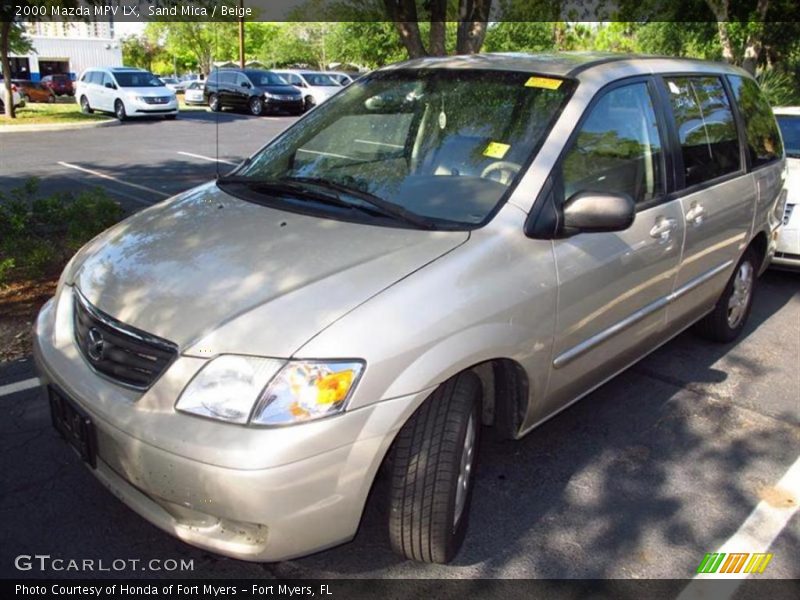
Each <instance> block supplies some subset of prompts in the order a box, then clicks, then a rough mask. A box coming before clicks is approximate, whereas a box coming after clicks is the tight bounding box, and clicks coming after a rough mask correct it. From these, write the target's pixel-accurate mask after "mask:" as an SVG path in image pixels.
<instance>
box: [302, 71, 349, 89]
mask: <svg viewBox="0 0 800 600" xmlns="http://www.w3.org/2000/svg"><path fill="white" fill-rule="evenodd" d="M303 79H305V80H306V83H307V84H308V85H314V86H333V87H341V86H340V85H339V84H338V83H337V82H335V81H334V80H333V79H332V78H331V76H330V75H325V74H324V73H303Z"/></svg>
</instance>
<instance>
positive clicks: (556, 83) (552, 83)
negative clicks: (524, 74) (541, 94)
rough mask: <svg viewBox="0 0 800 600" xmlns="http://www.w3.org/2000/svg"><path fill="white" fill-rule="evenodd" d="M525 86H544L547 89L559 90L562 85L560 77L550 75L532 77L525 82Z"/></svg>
mask: <svg viewBox="0 0 800 600" xmlns="http://www.w3.org/2000/svg"><path fill="white" fill-rule="evenodd" d="M525 87H535V88H544V89H546V90H557V89H558V88H559V87H561V80H560V79H551V78H550V77H531V78H530V79H528V81H526V82H525Z"/></svg>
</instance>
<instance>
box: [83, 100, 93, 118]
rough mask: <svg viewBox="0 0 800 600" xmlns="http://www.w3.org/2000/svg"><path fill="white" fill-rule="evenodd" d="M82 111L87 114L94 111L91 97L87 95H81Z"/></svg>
mask: <svg viewBox="0 0 800 600" xmlns="http://www.w3.org/2000/svg"><path fill="white" fill-rule="evenodd" d="M81 112H82V113H84V114H87V115H90V114H92V113H93V112H94V111H93V110H92V107H91V106H89V99H88V98H87V97H86V96H81Z"/></svg>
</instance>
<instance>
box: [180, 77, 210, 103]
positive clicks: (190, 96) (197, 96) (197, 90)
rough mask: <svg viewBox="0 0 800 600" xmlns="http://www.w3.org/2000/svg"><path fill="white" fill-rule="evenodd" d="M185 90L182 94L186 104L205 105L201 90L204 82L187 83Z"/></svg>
mask: <svg viewBox="0 0 800 600" xmlns="http://www.w3.org/2000/svg"><path fill="white" fill-rule="evenodd" d="M185 83H186V89H185V91H184V92H183V101H184V102H185V103H186V104H205V103H206V99H205V97H204V96H203V88H204V87H205V81H199V80H197V81H187V82H185Z"/></svg>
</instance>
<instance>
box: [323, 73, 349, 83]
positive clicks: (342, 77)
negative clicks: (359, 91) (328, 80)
mask: <svg viewBox="0 0 800 600" xmlns="http://www.w3.org/2000/svg"><path fill="white" fill-rule="evenodd" d="M325 73H326V74H327V75H330V76H331V77H333V79H334V80H335V81H337V82H338V83H339V85H341V86H346V85H350V84H351V83H353V78H352V77H351V76H350V75H348V74H347V73H345V72H344V71H325Z"/></svg>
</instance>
